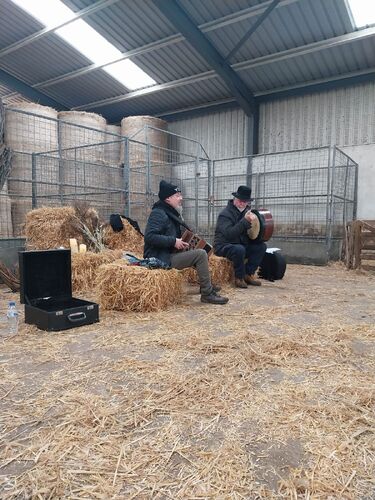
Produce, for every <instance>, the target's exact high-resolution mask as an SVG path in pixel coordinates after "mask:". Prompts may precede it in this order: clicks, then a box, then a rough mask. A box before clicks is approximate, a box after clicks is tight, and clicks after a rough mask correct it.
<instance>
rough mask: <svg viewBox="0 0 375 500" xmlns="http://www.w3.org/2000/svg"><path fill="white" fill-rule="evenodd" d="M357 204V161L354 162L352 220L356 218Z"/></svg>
mask: <svg viewBox="0 0 375 500" xmlns="http://www.w3.org/2000/svg"><path fill="white" fill-rule="evenodd" d="M357 205H358V163H356V164H355V176H354V206H353V220H355V219H356V218H357V209H358V206H357Z"/></svg>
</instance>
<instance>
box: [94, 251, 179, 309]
mask: <svg viewBox="0 0 375 500" xmlns="http://www.w3.org/2000/svg"><path fill="white" fill-rule="evenodd" d="M182 283H183V278H182V276H181V274H180V273H179V272H178V271H176V270H175V269H171V270H168V271H166V270H162V269H152V270H150V269H147V268H144V267H139V266H129V265H127V263H126V262H125V261H124V260H119V261H116V262H113V263H112V264H107V265H103V266H101V267H100V268H99V270H98V277H97V294H98V300H99V303H100V305H101V306H102V307H104V308H105V309H115V310H117V311H141V312H148V311H159V310H161V309H165V308H166V307H168V306H170V305H172V304H177V303H179V302H180V301H181V298H182Z"/></svg>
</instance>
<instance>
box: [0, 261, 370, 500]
mask: <svg viewBox="0 0 375 500" xmlns="http://www.w3.org/2000/svg"><path fill="white" fill-rule="evenodd" d="M111 265H113V264H109V266H111ZM103 267H104V266H103ZM152 272H154V271H152ZM301 283H308V287H305V286H301ZM228 292H229V294H230V303H229V305H228V306H223V307H216V306H210V305H203V304H201V303H200V302H199V295H197V296H188V297H187V299H186V300H185V301H184V305H183V306H178V307H177V306H175V307H174V308H173V310H167V311H162V312H159V313H153V314H150V313H139V312H135V313H131V312H129V313H127V314H126V315H125V314H123V313H121V312H116V311H108V312H106V311H101V321H100V323H99V324H95V325H90V326H86V327H81V328H78V329H75V330H71V331H67V332H61V333H51V334H47V333H43V332H40V331H38V330H37V329H35V328H34V327H30V326H25V325H23V326H22V328H21V332H20V335H18V336H17V337H16V338H14V339H9V340H6V341H3V342H2V363H1V370H2V376H1V378H0V404H1V406H2V428H1V439H2V443H3V444H4V446H3V447H2V448H1V449H0V459H1V464H2V467H1V476H0V496H1V498H4V499H7V498H35V499H44V498H61V497H66V498H72V499H74V498H77V499H78V498H127V499H128V498H129V499H131V498H140V499H143V498H173V499H175V498H181V499H182V498H204V499H206V498H207V499H208V498H220V499H233V500H235V499H236V500H239V499H241V498H249V499H259V500H263V499H267V500H268V499H288V500H289V499H293V500H295V499H297V500H302V499H303V500H307V499H310V500H313V499H314V500H328V499H330V500H336V499H337V500H339V499H340V500H358V499H371V498H373V497H374V492H375V484H374V477H375V439H374V434H375V417H374V414H375V412H374V405H375V387H374V374H375V328H374V323H375V312H374V308H373V303H374V300H375V287H374V278H373V277H371V276H368V275H365V274H358V273H354V272H353V273H351V272H346V271H345V270H343V269H341V268H338V267H326V268H325V269H324V278H322V270H321V268H308V267H302V266H292V265H291V266H289V268H288V273H287V276H286V277H285V278H284V280H282V281H281V282H276V283H274V284H271V283H268V282H264V286H262V287H260V288H255V287H252V288H251V289H248V290H237V289H232V288H230V289H229V290H228ZM7 300H9V294H2V293H1V292H0V305H1V306H4V307H5V305H6V301H7ZM186 303H188V306H187V305H186ZM2 328H3V327H2V325H0V331H2Z"/></svg>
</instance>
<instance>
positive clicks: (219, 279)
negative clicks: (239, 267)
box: [183, 255, 234, 285]
mask: <svg viewBox="0 0 375 500" xmlns="http://www.w3.org/2000/svg"><path fill="white" fill-rule="evenodd" d="M208 267H209V270H210V275H211V281H212V283H214V284H215V285H224V284H225V283H230V282H231V281H232V280H233V278H234V271H233V264H232V263H231V261H230V260H228V259H226V258H224V257H218V256H217V255H211V257H210V258H209V261H208ZM183 275H184V277H185V280H186V281H187V282H188V283H192V284H199V279H198V274H197V272H196V270H195V269H194V268H192V267H189V268H187V269H184V270H183Z"/></svg>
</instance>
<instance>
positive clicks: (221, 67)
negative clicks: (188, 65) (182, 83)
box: [154, 0, 255, 116]
mask: <svg viewBox="0 0 375 500" xmlns="http://www.w3.org/2000/svg"><path fill="white" fill-rule="evenodd" d="M154 4H155V5H156V6H157V7H158V9H159V10H160V11H161V12H162V13H163V14H164V16H165V17H166V18H167V19H168V20H169V21H170V22H171V23H172V24H173V25H174V26H175V27H176V28H177V29H178V31H179V32H180V33H181V34H182V35H183V36H184V37H185V38H186V40H187V41H188V42H189V44H190V45H191V46H192V47H193V48H194V49H195V50H196V51H197V52H198V54H200V55H201V56H202V57H203V58H204V59H205V60H206V61H207V62H208V64H209V65H210V66H211V67H212V68H213V69H214V70H215V71H216V73H217V74H218V75H219V76H220V77H221V79H222V80H223V81H224V82H225V83H226V85H227V87H228V88H229V90H230V92H231V93H232V94H233V96H234V97H235V98H236V101H237V102H238V104H239V105H240V106H241V108H242V109H243V110H244V111H245V113H246V114H247V115H249V116H250V115H251V114H252V112H253V110H254V107H255V102H254V97H253V94H252V92H251V91H250V89H248V87H247V86H246V84H245V83H244V82H243V81H242V80H241V78H240V77H239V76H238V75H237V73H236V72H235V71H234V70H233V69H232V67H231V66H230V65H229V64H228V63H227V62H226V61H225V60H224V58H223V57H222V56H221V54H220V53H219V52H218V50H217V49H216V48H215V47H214V46H213V45H212V44H211V42H210V41H209V39H208V38H207V37H206V36H205V35H204V34H203V33H202V32H201V31H200V30H199V29H198V28H197V27H196V25H195V24H194V23H193V21H192V20H191V19H190V17H189V15H188V14H187V13H186V12H185V11H184V10H183V9H182V7H181V6H180V5H179V4H178V3H177V1H176V0H168V1H167V0H154Z"/></svg>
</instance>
